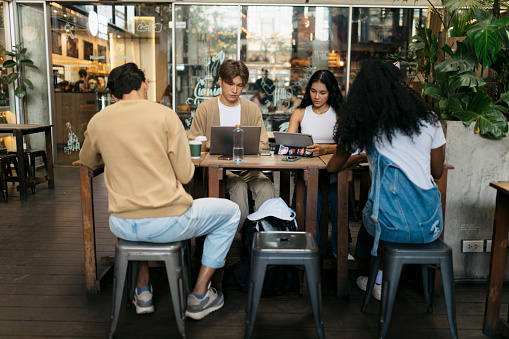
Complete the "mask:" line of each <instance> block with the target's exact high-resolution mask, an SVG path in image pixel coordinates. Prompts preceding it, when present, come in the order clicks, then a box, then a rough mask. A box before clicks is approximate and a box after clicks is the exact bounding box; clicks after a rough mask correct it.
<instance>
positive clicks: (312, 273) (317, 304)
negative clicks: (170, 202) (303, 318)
mask: <svg viewBox="0 0 509 339" xmlns="http://www.w3.org/2000/svg"><path fill="white" fill-rule="evenodd" d="M304 267H305V269H306V279H307V283H308V291H309V298H310V299H311V306H312V307H313V316H314V318H315V325H316V332H317V333H318V338H320V339H325V330H324V328H323V313H322V281H321V277H320V269H319V268H320V260H319V258H318V257H315V258H313V260H306V262H305V265H304Z"/></svg>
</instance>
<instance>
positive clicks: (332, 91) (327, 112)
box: [288, 70, 362, 259]
mask: <svg viewBox="0 0 509 339" xmlns="http://www.w3.org/2000/svg"><path fill="white" fill-rule="evenodd" d="M342 103H343V95H342V94H341V91H340V90H339V86H338V83H337V81H336V78H335V77H334V74H332V73H331V72H330V71H328V70H320V71H316V72H315V73H314V74H313V75H312V76H311V78H310V79H309V81H308V83H307V85H306V93H305V94H304V98H302V102H301V103H300V105H299V107H298V108H297V109H296V110H295V111H294V112H293V113H292V116H291V118H290V125H289V127H288V132H290V133H297V132H298V130H299V127H300V131H301V132H302V133H305V134H311V136H312V137H313V145H311V146H309V147H308V148H307V150H308V151H310V152H312V153H313V156H320V155H323V154H330V153H334V152H335V151H336V147H337V146H336V142H335V141H334V126H336V121H337V118H338V113H339V111H340V106H341V104H342ZM359 161H362V159H359ZM329 183H330V187H329V196H328V203H329V212H330V213H329V215H330V219H331V224H332V235H331V237H332V239H331V245H332V253H333V254H334V256H336V255H337V201H338V198H337V189H336V187H337V176H336V175H330V178H329ZM321 198H322V196H321V194H318V222H317V225H320V212H321V206H322V199H321ZM316 234H317V241H318V242H319V241H320V232H317V233H316ZM349 258H350V259H353V257H352V256H351V255H350V254H349Z"/></svg>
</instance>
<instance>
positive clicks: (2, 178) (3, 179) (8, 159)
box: [0, 154, 18, 202]
mask: <svg viewBox="0 0 509 339" xmlns="http://www.w3.org/2000/svg"><path fill="white" fill-rule="evenodd" d="M12 163H13V164H14V167H15V168H17V166H18V162H17V161H16V156H15V155H14V154H0V186H1V188H2V196H3V199H4V202H7V200H8V194H7V175H8V174H10V175H11V176H12V172H11V164H12Z"/></svg>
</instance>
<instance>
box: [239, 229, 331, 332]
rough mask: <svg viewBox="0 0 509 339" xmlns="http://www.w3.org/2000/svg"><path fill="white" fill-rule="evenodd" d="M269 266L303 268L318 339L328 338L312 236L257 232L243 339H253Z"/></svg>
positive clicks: (303, 233)
mask: <svg viewBox="0 0 509 339" xmlns="http://www.w3.org/2000/svg"><path fill="white" fill-rule="evenodd" d="M267 265H299V266H304V268H305V271H306V279H307V284H308V289H309V296H310V299H311V305H312V307H313V315H314V318H315V325H316V331H317V332H318V337H319V338H325V331H324V327H323V313H322V283H321V278H320V258H319V250H318V246H317V245H316V241H315V239H314V237H313V235H312V234H311V233H309V232H258V233H255V236H254V241H253V257H252V259H251V274H250V277H249V280H250V281H249V291H248V296H247V307H246V312H247V316H246V329H245V333H244V338H246V339H249V338H251V334H252V333H253V329H254V323H255V320H256V313H257V312H258V305H259V304H260V296H261V293H262V287H263V281H264V278H265V271H266V269H267Z"/></svg>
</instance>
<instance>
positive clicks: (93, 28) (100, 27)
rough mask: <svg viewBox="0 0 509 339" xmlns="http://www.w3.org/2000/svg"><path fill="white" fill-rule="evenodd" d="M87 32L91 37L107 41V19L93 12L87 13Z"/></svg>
mask: <svg viewBox="0 0 509 339" xmlns="http://www.w3.org/2000/svg"><path fill="white" fill-rule="evenodd" d="M88 31H89V32H90V34H92V36H97V37H98V38H100V39H103V40H108V19H107V18H106V17H104V16H102V15H100V14H97V13H96V12H94V11H90V12H89V13H88Z"/></svg>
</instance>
